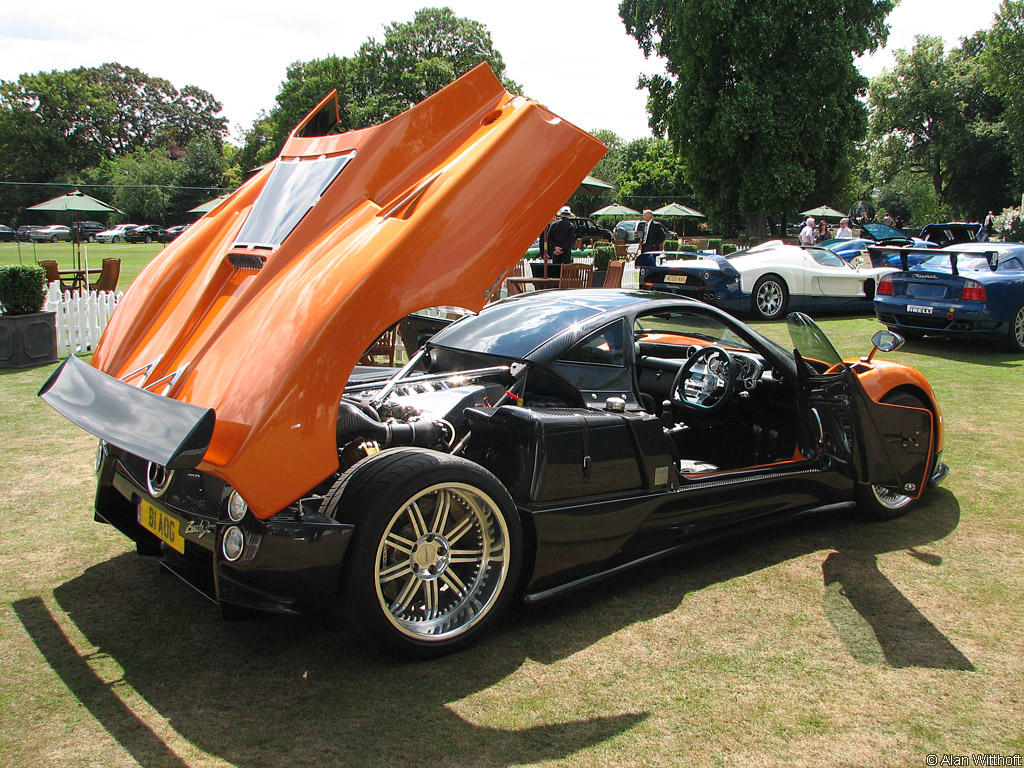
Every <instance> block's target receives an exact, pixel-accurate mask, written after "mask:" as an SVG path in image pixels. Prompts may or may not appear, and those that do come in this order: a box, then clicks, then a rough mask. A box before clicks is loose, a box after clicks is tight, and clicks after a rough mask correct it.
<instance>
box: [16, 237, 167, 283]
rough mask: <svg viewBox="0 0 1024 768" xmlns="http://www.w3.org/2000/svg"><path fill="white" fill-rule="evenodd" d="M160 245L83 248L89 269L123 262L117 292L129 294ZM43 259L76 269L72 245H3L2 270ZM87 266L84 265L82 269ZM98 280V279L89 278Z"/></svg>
mask: <svg viewBox="0 0 1024 768" xmlns="http://www.w3.org/2000/svg"><path fill="white" fill-rule="evenodd" d="M163 247H164V246H163V244H161V243H150V244H149V245H146V244H145V243H117V244H114V243H92V244H90V245H85V244H83V246H82V248H83V251H84V255H83V262H84V259H85V256H88V258H89V268H90V269H98V268H99V267H100V265H101V264H102V262H103V259H120V260H121V272H120V274H119V275H118V278H117V289H118V290H119V291H123V290H126V289H127V288H128V286H129V285H131V282H132V280H134V279H135V277H136V275H138V274H139V272H141V271H142V268H143V267H144V266H146V265H147V264H149V262H150V261H152V259H153V257H154V256H156V255H157V254H158V253H160V251H161V250H162V249H163ZM40 259H55V260H56V261H57V264H58V265H59V266H60V268H61V269H72V268H73V267H74V266H75V251H74V245H73V244H72V243H0V267H2V266H7V265H8V264H35V263H36V262H37V261H39V260H40ZM82 266H83V267H84V266H85V265H84V263H83V265H82ZM90 279H92V280H95V278H90Z"/></svg>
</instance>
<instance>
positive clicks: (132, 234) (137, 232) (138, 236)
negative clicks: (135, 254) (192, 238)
mask: <svg viewBox="0 0 1024 768" xmlns="http://www.w3.org/2000/svg"><path fill="white" fill-rule="evenodd" d="M170 240H171V238H170V237H168V236H167V230H166V229H164V228H163V227H161V226H159V225H157V224H140V225H139V226H137V227H132V228H131V229H130V230H128V231H127V232H125V233H124V241H125V242H126V243H152V242H154V241H156V242H158V243H166V242H169V241H170Z"/></svg>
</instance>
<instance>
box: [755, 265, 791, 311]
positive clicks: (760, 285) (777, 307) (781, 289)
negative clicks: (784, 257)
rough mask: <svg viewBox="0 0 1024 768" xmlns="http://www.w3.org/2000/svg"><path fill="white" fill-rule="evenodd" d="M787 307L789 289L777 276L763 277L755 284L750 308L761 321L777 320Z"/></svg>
mask: <svg viewBox="0 0 1024 768" xmlns="http://www.w3.org/2000/svg"><path fill="white" fill-rule="evenodd" d="M788 305H789V289H788V288H787V287H786V281H785V280H783V279H782V278H781V277H779V276H778V275H763V276H762V277H761V278H760V279H759V280H758V281H757V282H756V283H755V284H754V292H753V293H752V294H751V297H750V308H751V310H752V311H753V312H754V314H755V315H757V316H758V317H759V318H761V319H762V320H778V319H779V318H780V317H782V316H783V315H784V314H785V313H786V307H787V306H788Z"/></svg>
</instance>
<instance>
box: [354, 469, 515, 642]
mask: <svg viewBox="0 0 1024 768" xmlns="http://www.w3.org/2000/svg"><path fill="white" fill-rule="evenodd" d="M510 557H511V553H510V552H509V548H508V528H507V525H506V523H505V518H504V516H503V515H502V514H501V512H500V511H499V510H498V507H497V505H496V504H495V502H494V501H493V500H492V499H491V498H490V497H489V496H487V495H486V494H484V493H482V492H481V491H479V490H478V489H476V488H474V487H472V486H469V485H463V484H459V483H443V484H440V485H436V486H433V487H431V488H427V489H426V490H424V491H422V492H420V493H418V494H416V495H415V496H413V497H412V498H411V499H409V500H408V501H407V502H406V503H405V504H404V505H403V506H402V507H401V508H400V509H399V510H398V512H396V513H395V515H394V517H392V518H391V522H390V523H389V524H388V527H387V530H386V532H385V535H384V537H383V538H382V539H381V542H380V545H379V546H378V548H377V560H376V565H375V569H376V572H375V574H374V576H375V579H376V587H377V599H378V600H379V601H380V606H381V608H382V609H383V610H384V613H385V615H386V616H387V617H388V620H389V621H391V623H392V624H393V625H394V626H395V627H396V628H397V629H398V630H399V631H401V632H402V633H404V634H406V635H409V636H411V637H415V638H418V639H422V640H444V639H447V638H450V637H453V636H455V635H458V634H461V633H462V632H464V631H466V630H467V629H469V628H470V627H471V626H473V625H474V624H476V623H477V622H479V621H480V620H481V619H482V618H483V617H484V616H485V615H486V614H487V612H488V611H489V610H490V608H491V606H492V605H493V603H494V601H495V600H496V599H497V597H498V595H499V594H501V589H502V586H503V585H504V583H505V576H506V574H507V572H508V567H509V561H510Z"/></svg>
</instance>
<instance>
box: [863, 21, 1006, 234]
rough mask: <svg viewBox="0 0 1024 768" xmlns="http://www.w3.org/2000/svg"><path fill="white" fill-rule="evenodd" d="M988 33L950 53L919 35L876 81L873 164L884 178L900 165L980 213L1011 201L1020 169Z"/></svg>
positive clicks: (941, 195) (939, 196) (949, 207)
mask: <svg viewBox="0 0 1024 768" xmlns="http://www.w3.org/2000/svg"><path fill="white" fill-rule="evenodd" d="M985 46H986V40H985V34H984V33H982V34H979V35H976V36H974V37H972V38H968V39H966V40H964V41H963V47H962V48H960V49H954V50H953V51H950V53H949V55H946V53H945V51H944V47H943V43H942V40H941V39H939V38H937V37H918V38H917V41H916V43H915V45H914V47H913V49H911V50H910V51H906V50H900V51H897V52H896V66H895V67H894V68H893V69H892V70H889V71H886V72H884V73H883V74H881V75H879V76H878V77H876V78H875V79H874V80H872V82H871V106H872V113H871V136H872V140H873V147H874V159H873V160H874V167H875V170H876V175H877V177H878V178H879V179H880V180H881V182H882V183H883V184H889V183H890V180H891V179H893V178H895V177H896V176H897V174H898V173H899V172H901V171H908V172H910V173H913V174H920V175H922V176H923V177H924V178H926V179H928V181H929V183H930V184H931V186H932V189H933V191H934V195H935V199H936V200H938V201H939V203H941V205H942V206H943V207H944V208H945V210H946V212H947V213H949V214H951V215H954V216H966V217H969V218H974V217H978V216H979V215H981V214H983V212H984V211H985V210H989V209H997V208H1002V206H1003V205H1005V204H1006V202H1007V199H1008V198H1007V195H1008V189H1009V185H1010V183H1011V182H1012V178H1013V171H1012V163H1011V159H1010V155H1009V139H1008V136H1007V133H1006V130H1005V127H1004V125H1003V124H1002V122H1001V115H1002V112H1003V103H1002V100H1001V99H1000V98H999V97H997V96H994V95H993V94H991V93H990V92H989V91H988V90H987V89H986V88H985V83H984V79H985V71H984V69H983V68H982V66H981V63H980V62H981V56H982V53H983V51H984V49H985Z"/></svg>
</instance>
